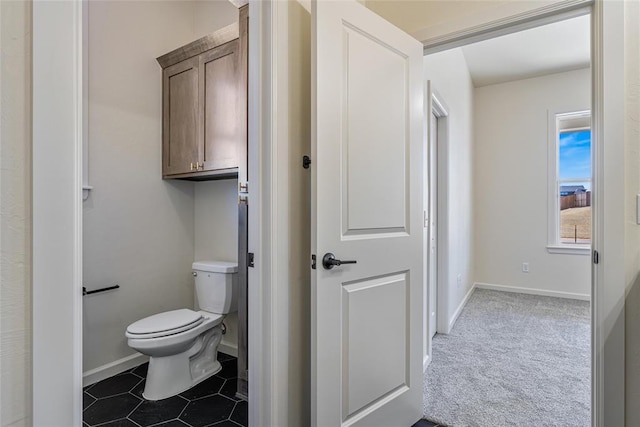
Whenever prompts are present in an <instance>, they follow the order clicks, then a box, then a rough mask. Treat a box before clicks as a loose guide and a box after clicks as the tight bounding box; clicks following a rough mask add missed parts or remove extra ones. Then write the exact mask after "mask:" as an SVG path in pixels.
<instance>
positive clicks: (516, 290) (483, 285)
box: [473, 282, 591, 301]
mask: <svg viewBox="0 0 640 427" xmlns="http://www.w3.org/2000/svg"><path fill="white" fill-rule="evenodd" d="M473 287H474V288H478V289H489V290H492V291H501V292H513V293H517V294H529V295H541V296H545V297H555V298H566V299H576V300H581V301H591V295H588V294H576V293H572V292H561V291H549V290H546V289H536V288H522V287H519V286H507V285H496V284H493V283H481V282H476V283H474V284H473Z"/></svg>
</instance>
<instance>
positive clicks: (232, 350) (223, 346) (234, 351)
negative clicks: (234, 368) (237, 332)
mask: <svg viewBox="0 0 640 427" xmlns="http://www.w3.org/2000/svg"><path fill="white" fill-rule="evenodd" d="M218 351H221V352H222V353H224V354H228V355H230V356H233V357H238V346H237V345H233V344H229V343H225V342H221V343H220V345H218Z"/></svg>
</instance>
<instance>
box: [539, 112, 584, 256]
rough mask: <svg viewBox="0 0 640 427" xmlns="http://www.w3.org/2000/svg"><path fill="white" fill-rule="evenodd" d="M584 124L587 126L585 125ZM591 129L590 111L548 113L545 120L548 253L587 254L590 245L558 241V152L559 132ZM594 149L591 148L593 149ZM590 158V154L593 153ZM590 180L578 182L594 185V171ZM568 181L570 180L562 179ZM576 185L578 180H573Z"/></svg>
mask: <svg viewBox="0 0 640 427" xmlns="http://www.w3.org/2000/svg"><path fill="white" fill-rule="evenodd" d="M585 122H586V125H585ZM586 129H591V130H592V126H591V110H573V111H549V119H548V132H549V135H548V147H547V152H548V159H547V162H548V163H547V169H548V179H547V199H548V202H547V207H548V214H547V215H548V220H547V222H548V226H547V251H548V252H549V253H555V254H572V255H590V254H591V243H588V244H587V243H561V242H560V181H561V180H560V176H559V175H560V173H559V167H560V165H559V151H560V133H561V132H570V131H579V130H586ZM592 149H593V148H592ZM592 155H593V153H592ZM591 175H592V176H591V177H589V179H582V178H581V179H580V180H579V182H585V181H589V182H593V171H592V172H591ZM562 181H563V182H569V181H571V180H562ZM574 181H575V182H578V180H574Z"/></svg>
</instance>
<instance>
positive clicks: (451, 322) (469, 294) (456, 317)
mask: <svg viewBox="0 0 640 427" xmlns="http://www.w3.org/2000/svg"><path fill="white" fill-rule="evenodd" d="M475 288H476V285H475V284H474V285H473V286H471V288H469V291H468V292H467V294H466V295H465V296H464V298H463V299H462V302H461V303H460V305H459V306H458V308H457V309H456V311H455V313H453V316H452V317H451V319H450V320H449V331H448V332H447V333H449V332H451V329H453V325H455V324H456V321H457V320H458V317H459V316H460V313H462V309H463V308H464V306H465V305H467V301H469V298H470V297H471V294H472V293H473V290H474V289H475Z"/></svg>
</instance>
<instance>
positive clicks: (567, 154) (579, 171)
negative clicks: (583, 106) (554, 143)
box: [559, 129, 591, 187]
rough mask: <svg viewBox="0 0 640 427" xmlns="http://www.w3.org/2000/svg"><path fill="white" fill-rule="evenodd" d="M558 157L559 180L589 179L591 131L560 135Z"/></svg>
mask: <svg viewBox="0 0 640 427" xmlns="http://www.w3.org/2000/svg"><path fill="white" fill-rule="evenodd" d="M559 157H560V162H559V172H560V179H561V180H562V179H576V178H591V130H589V129H586V130H578V131H571V132H562V133H560V147H559ZM589 187H590V186H589Z"/></svg>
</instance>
